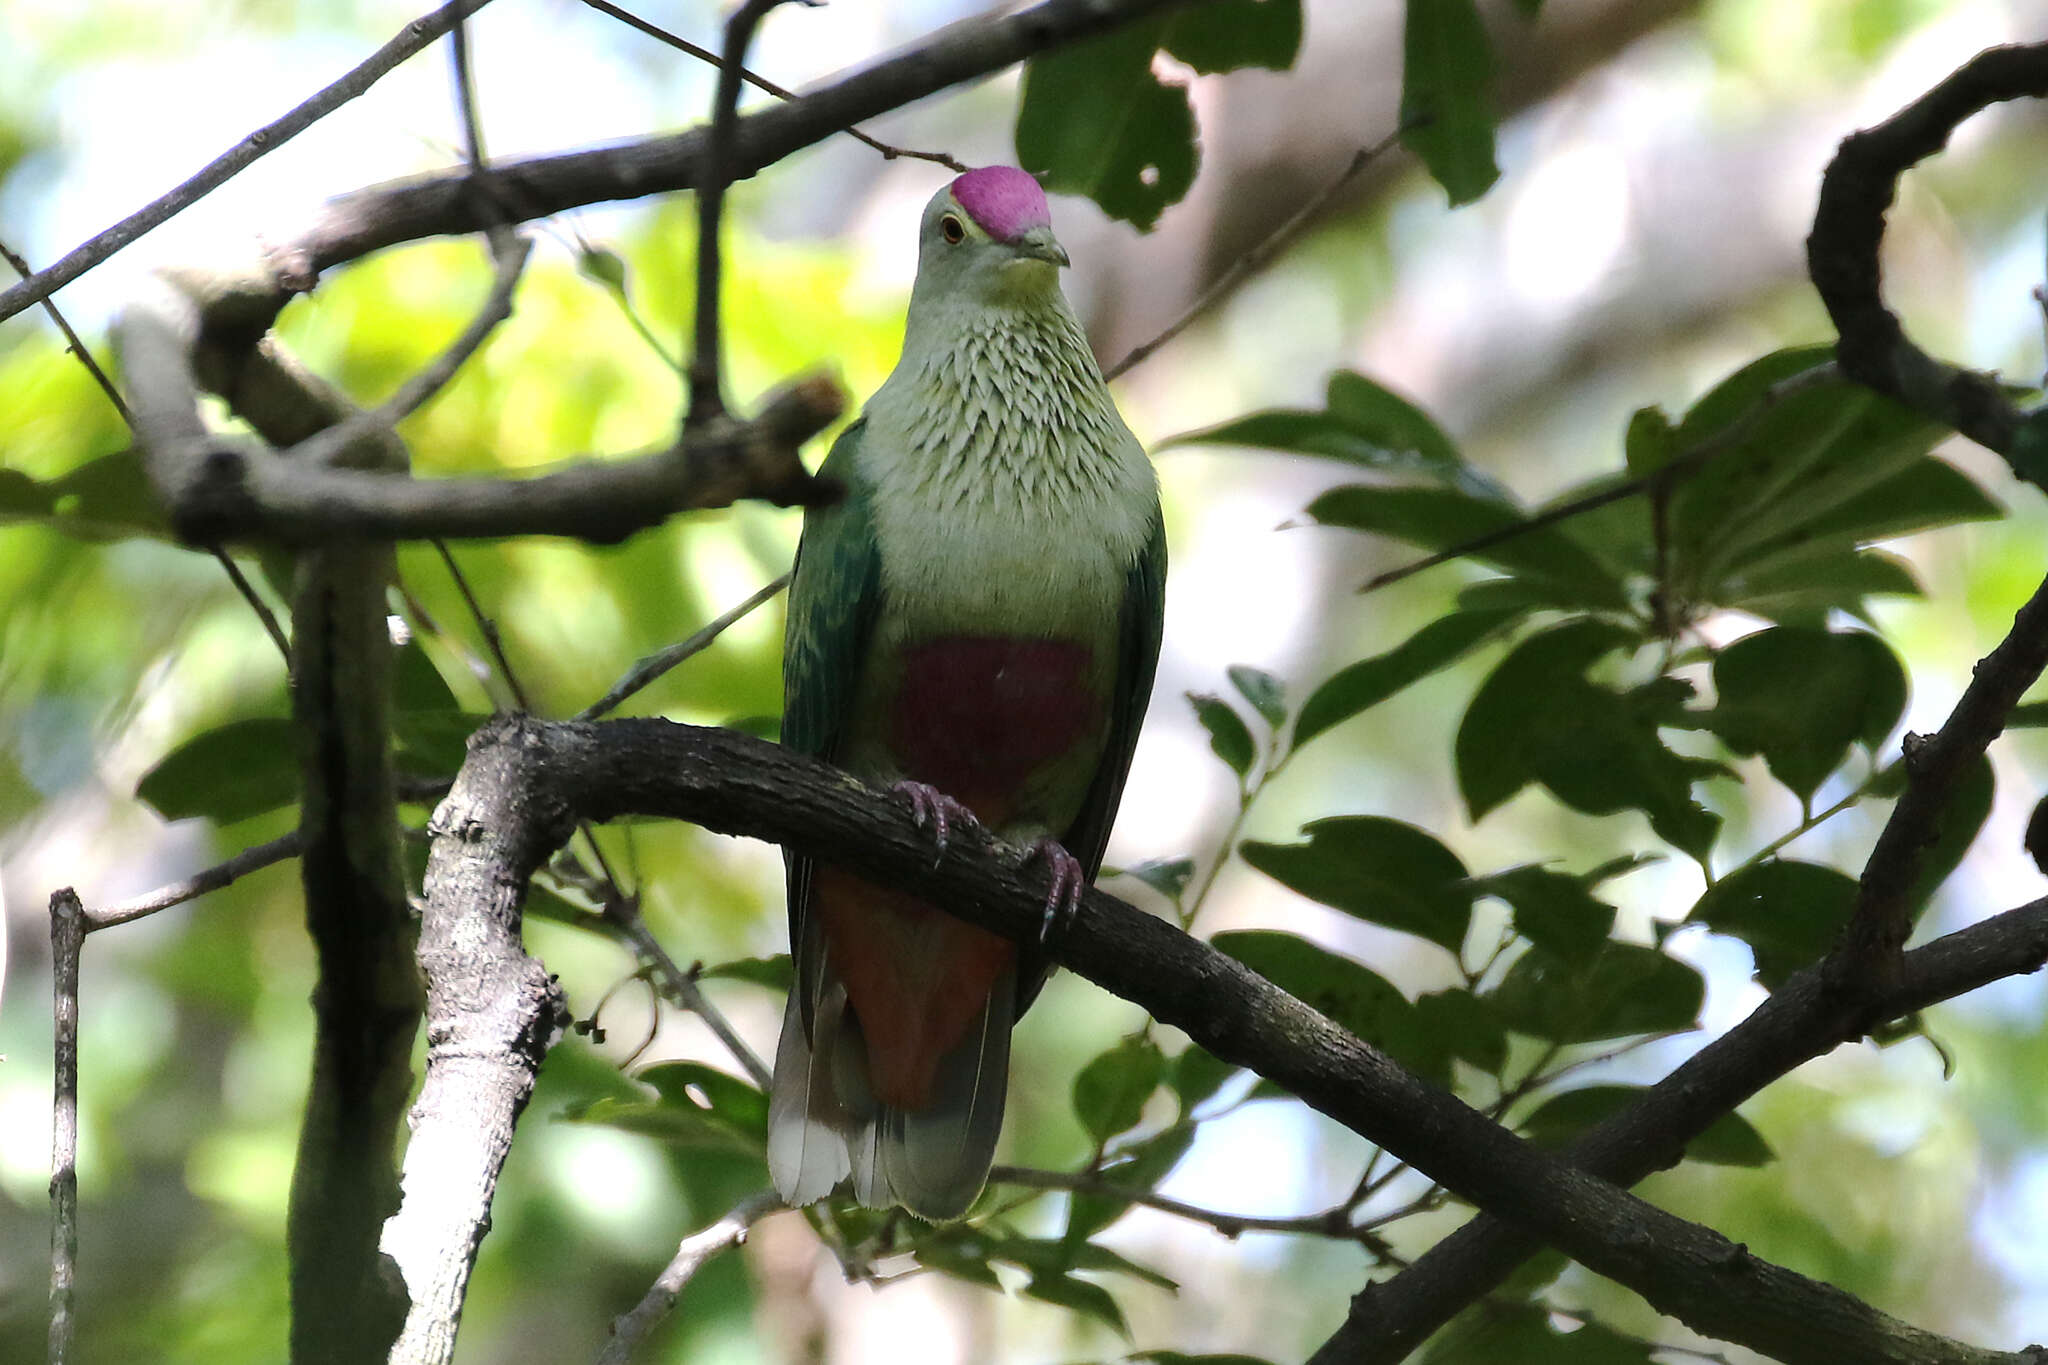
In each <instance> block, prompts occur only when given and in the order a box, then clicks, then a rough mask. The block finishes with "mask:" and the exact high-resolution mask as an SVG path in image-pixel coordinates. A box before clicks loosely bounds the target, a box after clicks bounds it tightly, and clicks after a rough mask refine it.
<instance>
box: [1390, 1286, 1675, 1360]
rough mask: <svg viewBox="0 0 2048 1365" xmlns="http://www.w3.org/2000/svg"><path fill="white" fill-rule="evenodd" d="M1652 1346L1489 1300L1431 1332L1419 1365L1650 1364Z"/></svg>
mask: <svg viewBox="0 0 2048 1365" xmlns="http://www.w3.org/2000/svg"><path fill="white" fill-rule="evenodd" d="M1655 1349H1656V1346H1655V1343H1653V1342H1648V1341H1640V1340H1638V1339H1636V1338H1634V1337H1625V1336H1622V1335H1620V1334H1619V1333H1617V1332H1614V1331H1612V1330H1610V1329H1608V1328H1606V1327H1602V1326H1601V1325H1600V1324H1599V1323H1597V1322H1587V1323H1583V1324H1581V1325H1580V1326H1578V1327H1576V1328H1573V1329H1570V1330H1561V1329H1560V1328H1559V1327H1557V1326H1556V1325H1555V1324H1554V1323H1553V1322H1552V1320H1551V1315H1550V1312H1549V1310H1548V1309H1546V1308H1543V1307H1540V1306H1536V1305H1532V1304H1521V1303H1516V1304H1508V1303H1499V1302H1495V1301H1494V1300H1491V1299H1489V1300H1485V1301H1482V1302H1481V1303H1479V1304H1477V1305H1475V1306H1474V1307H1471V1308H1468V1309H1466V1310H1465V1311H1464V1312H1463V1313H1460V1314H1459V1315H1458V1316H1457V1317H1456V1318H1453V1319H1452V1320H1451V1325H1450V1326H1448V1327H1446V1328H1444V1330H1443V1331H1441V1332H1439V1333H1437V1334H1436V1336H1435V1337H1434V1338H1432V1339H1431V1340H1430V1343H1429V1349H1428V1350H1427V1351H1426V1352H1424V1353H1423V1355H1422V1357H1421V1362H1420V1365H1508V1362H1513V1365H1651V1363H1652V1356H1651V1354H1650V1353H1651V1352H1652V1351H1653V1350H1655Z"/></svg>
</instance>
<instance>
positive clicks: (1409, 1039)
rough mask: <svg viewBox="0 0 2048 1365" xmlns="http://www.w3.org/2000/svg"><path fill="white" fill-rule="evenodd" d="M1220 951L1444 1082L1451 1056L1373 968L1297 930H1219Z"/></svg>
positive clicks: (1419, 1071) (1412, 1067) (1413, 1067)
mask: <svg viewBox="0 0 2048 1365" xmlns="http://www.w3.org/2000/svg"><path fill="white" fill-rule="evenodd" d="M1211 941H1212V942H1213V943H1214V945H1215V946H1216V948H1217V950H1218V951H1220V952H1223V953H1227V954H1228V955H1230V956H1231V957H1234V958H1236V959H1237V960H1238V961H1239V962H1242V963H1243V964H1244V965H1245V966H1247V967H1249V968H1251V969H1252V970H1253V971H1255V972H1257V973H1258V974H1259V975H1260V976H1263V977H1265V978H1266V979H1267V980H1268V981H1270V982H1272V983H1273V984H1274V985H1276V986H1278V987H1280V989H1282V990H1284V991H1286V992H1287V993H1288V994H1289V995H1292V996H1294V997H1296V998H1297V999H1299V1000H1301V1001H1303V1002H1304V1003H1306V1004H1308V1005H1310V1006H1313V1007H1314V1008H1315V1009H1317V1010H1319V1011H1321V1012H1322V1013H1323V1014H1326V1015H1328V1016H1329V1017H1330V1019H1331V1020H1332V1021H1334V1022H1335V1023H1337V1024H1339V1025H1341V1026H1342V1027H1344V1028H1346V1029H1349V1030H1350V1031H1351V1032H1352V1033H1355V1034H1357V1035H1358V1036H1359V1037H1360V1038H1363V1039H1364V1040H1365V1041H1366V1042H1368V1043H1371V1044H1372V1045H1373V1046H1374V1047H1377V1048H1379V1049H1380V1050H1381V1051H1383V1052H1385V1053H1386V1054H1387V1055H1388V1056H1390V1057H1392V1058H1394V1059H1395V1060H1396V1061H1398V1062H1400V1063H1401V1064H1402V1065H1403V1066H1406V1067H1408V1068H1409V1069H1410V1070H1412V1071H1414V1072H1415V1073H1416V1074H1418V1075H1421V1076H1426V1077H1428V1078H1430V1079H1431V1080H1435V1081H1439V1082H1443V1081H1447V1080H1448V1079H1449V1076H1450V1055H1449V1052H1448V1051H1447V1050H1446V1042H1445V1040H1444V1039H1443V1038H1441V1037H1439V1036H1437V1035H1436V1034H1434V1033H1432V1032H1431V1031H1430V1030H1429V1029H1428V1028H1426V1027H1425V1026H1424V1024H1423V1021H1422V1019H1421V1016H1420V1015H1419V1014H1418V1012H1417V1011H1416V1008H1415V1006H1413V1005H1411V1004H1409V1003H1408V1001H1407V1000H1406V999H1405V998H1403V996H1402V995H1401V992H1400V991H1398V990H1396V989H1395V988H1394V987H1393V985H1392V984H1391V983H1389V982H1388V981H1387V979H1386V978H1385V977H1383V976H1380V975H1379V974H1378V973H1377V972H1374V971H1373V970H1371V969H1370V968H1368V967H1366V966H1364V965H1362V964H1360V963H1357V962H1353V961H1352V960H1351V959H1350V958H1347V957H1340V956H1338V955H1337V954H1336V953H1333V952H1331V951H1329V950H1328V949H1327V948H1321V947H1318V946H1317V945H1315V944H1313V943H1310V942H1309V941H1308V940H1307V939H1305V938H1297V937H1296V936H1294V935H1293V934H1283V933H1278V932H1276V931H1272V930H1265V929H1250V930H1240V931H1237V932H1234V933H1227V934H1218V935H1216V937H1215V938H1214V939H1213V940H1211Z"/></svg>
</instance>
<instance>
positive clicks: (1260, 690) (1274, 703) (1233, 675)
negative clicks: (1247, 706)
mask: <svg viewBox="0 0 2048 1365" xmlns="http://www.w3.org/2000/svg"><path fill="white" fill-rule="evenodd" d="M1226 676H1228V677H1229V679H1230V685H1231V686H1232V687H1235V688H1236V689H1237V695H1238V696H1240V697H1243V698H1244V699H1245V700H1246V701H1248V702H1250V703H1251V707H1252V710H1254V711H1256V712H1258V713H1259V717H1260V719H1262V720H1264V721H1265V722H1266V724H1268V725H1270V726H1272V727H1273V728H1274V729H1276V730H1277V729H1279V728H1280V727H1281V726H1282V725H1285V724H1286V723H1287V687H1286V684H1284V683H1282V682H1281V681H1280V680H1279V679H1278V678H1276V677H1274V676H1273V675H1272V674H1271V673H1268V672H1266V670H1265V669H1263V668H1253V667H1251V666H1250V665H1249V664H1232V665H1231V666H1230V667H1229V669H1228V670H1226Z"/></svg>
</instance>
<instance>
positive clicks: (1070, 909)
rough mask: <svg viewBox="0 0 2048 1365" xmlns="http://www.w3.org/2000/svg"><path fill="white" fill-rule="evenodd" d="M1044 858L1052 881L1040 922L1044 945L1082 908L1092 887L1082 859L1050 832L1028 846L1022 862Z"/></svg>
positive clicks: (1065, 926) (1022, 864)
mask: <svg viewBox="0 0 2048 1365" xmlns="http://www.w3.org/2000/svg"><path fill="white" fill-rule="evenodd" d="M1039 860H1043V861H1044V863H1045V866H1046V871H1047V872H1048V873H1049V874H1050V876H1051V879H1052V884H1051V885H1050V886H1049V887H1047V888H1046V892H1045V919H1044V921H1043V922H1042V923H1040V925H1039V926H1038V946H1039V947H1041V948H1043V947H1044V946H1045V945H1046V943H1047V942H1048V941H1050V940H1051V938H1052V936H1053V934H1054V932H1055V931H1058V932H1061V933H1064V932H1065V931H1066V928H1067V926H1068V925H1069V924H1072V923H1073V922H1074V916H1075V914H1076V913H1077V912H1079V910H1080V908H1081V896H1082V893H1084V892H1085V891H1087V889H1088V874H1087V873H1086V872H1084V871H1083V870H1082V868H1081V860H1080V859H1079V858H1076V857H1075V856H1074V855H1073V854H1071V853H1069V852H1067V849H1066V845H1064V844H1062V843H1061V842H1060V841H1059V840H1057V839H1055V838H1053V837H1052V836H1051V835H1050V834H1043V835H1040V836H1039V837H1038V838H1037V839H1034V840H1033V841H1032V843H1031V847H1029V848H1027V849H1025V850H1024V857H1023V859H1022V860H1021V861H1020V862H1019V863H1018V866H1020V867H1025V866H1029V865H1030V864H1031V863H1033V862H1035V861H1039Z"/></svg>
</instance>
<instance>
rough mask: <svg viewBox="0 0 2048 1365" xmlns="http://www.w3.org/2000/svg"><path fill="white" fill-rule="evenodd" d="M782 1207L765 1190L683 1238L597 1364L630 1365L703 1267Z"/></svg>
mask: <svg viewBox="0 0 2048 1365" xmlns="http://www.w3.org/2000/svg"><path fill="white" fill-rule="evenodd" d="M782 1206H783V1205H782V1200H781V1199H779V1198H777V1197H776V1195H775V1194H774V1193H773V1192H772V1191H769V1190H763V1191H762V1192H761V1193H759V1194H756V1195H750V1196H748V1197H747V1198H745V1199H742V1200H741V1201H740V1202H739V1203H737V1204H735V1205H734V1206H733V1209H732V1212H730V1213H728V1214H726V1215H725V1217H723V1218H721V1219H719V1220H718V1221H717V1222H715V1223H713V1224H712V1225H711V1226H710V1227H707V1228H705V1229H704V1230H703V1231H701V1232H693V1233H691V1234H690V1235H689V1236H688V1237H685V1238H684V1239H683V1242H682V1245H681V1246H679V1247H677V1248H676V1254H675V1256H674V1258H673V1259H671V1260H670V1261H669V1263H668V1265H667V1266H666V1267H665V1268H664V1269H663V1270H662V1272H661V1274H660V1275H658V1276H656V1277H655V1280H654V1283H653V1285H652V1286H650V1287H649V1288H648V1290H647V1295H646V1297H645V1298H643V1299H641V1300H640V1302H639V1303H637V1304H635V1305H634V1306H633V1308H632V1309H631V1310H630V1311H628V1312H626V1313H622V1314H620V1315H619V1316H618V1317H617V1318H615V1319H613V1321H612V1334H611V1338H610V1339H609V1340H608V1341H606V1342H605V1344H604V1350H602V1351H600V1352H599V1353H598V1357H597V1362H598V1365H626V1362H627V1361H628V1360H630V1359H631V1358H632V1356H633V1348H634V1347H635V1346H638V1345H639V1344H640V1339H641V1338H642V1337H644V1336H646V1335H647V1333H648V1332H649V1331H651V1330H652V1329H653V1327H654V1325H655V1324H656V1323H658V1322H660V1321H661V1320H662V1319H663V1318H665V1317H667V1316H668V1315H669V1313H670V1311H671V1310H673V1309H674V1308H675V1306H676V1298H677V1296H678V1295H680V1294H681V1293H682V1292H683V1286H684V1285H686V1284H688V1283H689V1282H690V1278H691V1277H692V1276H693V1275H695V1274H696V1273H697V1272H698V1271H699V1270H702V1269H703V1268H704V1263H705V1262H707V1261H709V1260H710V1259H711V1258H712V1257H713V1256H716V1255H717V1254H718V1253H719V1252H721V1251H724V1250H726V1249H727V1248H728V1247H736V1246H739V1245H741V1244H742V1243H744V1242H745V1241H746V1240H747V1233H748V1232H749V1231H750V1230H751V1229H752V1228H753V1226H754V1224H756V1223H758V1222H760V1221H761V1220H762V1219H763V1218H765V1217H767V1216H768V1215H769V1214H771V1213H774V1212H775V1211H776V1210H778V1209H780V1208H781V1207H782Z"/></svg>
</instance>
